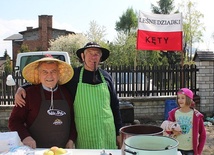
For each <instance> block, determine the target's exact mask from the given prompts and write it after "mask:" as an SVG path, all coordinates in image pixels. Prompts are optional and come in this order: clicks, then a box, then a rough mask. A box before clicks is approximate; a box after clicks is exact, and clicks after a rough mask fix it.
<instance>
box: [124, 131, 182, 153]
mask: <svg viewBox="0 0 214 155" xmlns="http://www.w3.org/2000/svg"><path fill="white" fill-rule="evenodd" d="M178 144H179V143H178V141H177V140H175V139H173V138H170V137H165V136H151V135H137V136H132V137H129V138H127V139H126V140H125V141H124V145H125V148H124V150H122V154H125V155H130V154H133V155H177V147H178Z"/></svg>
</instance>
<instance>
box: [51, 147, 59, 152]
mask: <svg viewBox="0 0 214 155" xmlns="http://www.w3.org/2000/svg"><path fill="white" fill-rule="evenodd" d="M57 149H59V147H57V146H52V147H51V148H50V150H51V151H53V152H55V151H56V150H57Z"/></svg>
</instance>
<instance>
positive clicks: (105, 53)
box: [76, 42, 110, 62]
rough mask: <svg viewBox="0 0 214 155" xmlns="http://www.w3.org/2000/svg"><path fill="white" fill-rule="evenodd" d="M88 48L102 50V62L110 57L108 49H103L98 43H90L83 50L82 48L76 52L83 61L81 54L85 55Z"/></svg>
mask: <svg viewBox="0 0 214 155" xmlns="http://www.w3.org/2000/svg"><path fill="white" fill-rule="evenodd" d="M87 48H99V49H100V50H101V52H102V57H101V59H100V62H103V61H105V60H106V59H107V58H108V57H109V53H110V51H109V50H108V49H106V48H103V47H101V46H100V45H99V44H98V43H96V42H89V43H87V44H86V45H85V46H84V47H83V48H80V49H78V50H77V51H76V54H77V56H78V58H79V59H80V60H81V61H82V57H81V53H83V52H84V51H85V49H87Z"/></svg>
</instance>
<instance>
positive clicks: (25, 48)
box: [18, 44, 30, 53]
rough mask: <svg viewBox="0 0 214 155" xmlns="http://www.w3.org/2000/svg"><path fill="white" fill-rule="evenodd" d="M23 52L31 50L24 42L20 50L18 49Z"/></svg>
mask: <svg viewBox="0 0 214 155" xmlns="http://www.w3.org/2000/svg"><path fill="white" fill-rule="evenodd" d="M23 52H30V50H29V47H28V45H26V44H22V45H21V48H20V50H18V53H23Z"/></svg>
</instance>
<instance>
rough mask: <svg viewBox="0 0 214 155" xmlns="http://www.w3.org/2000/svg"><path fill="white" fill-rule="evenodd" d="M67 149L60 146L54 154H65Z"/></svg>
mask: <svg viewBox="0 0 214 155" xmlns="http://www.w3.org/2000/svg"><path fill="white" fill-rule="evenodd" d="M66 152H67V151H66V150H65V149H63V148H58V149H56V150H55V152H54V155H60V154H65V153H66Z"/></svg>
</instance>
